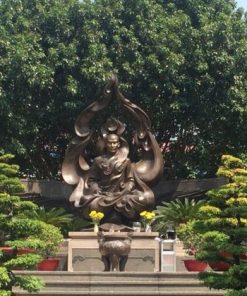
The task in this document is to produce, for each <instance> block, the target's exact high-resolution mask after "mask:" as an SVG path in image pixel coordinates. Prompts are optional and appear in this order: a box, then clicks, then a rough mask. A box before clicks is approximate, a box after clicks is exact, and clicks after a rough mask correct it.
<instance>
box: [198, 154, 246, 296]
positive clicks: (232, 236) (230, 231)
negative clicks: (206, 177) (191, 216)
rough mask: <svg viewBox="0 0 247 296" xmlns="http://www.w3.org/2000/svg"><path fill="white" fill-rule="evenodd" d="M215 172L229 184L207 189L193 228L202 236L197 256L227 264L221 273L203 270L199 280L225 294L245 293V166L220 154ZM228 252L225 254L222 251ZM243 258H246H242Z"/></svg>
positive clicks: (231, 157) (232, 158)
mask: <svg viewBox="0 0 247 296" xmlns="http://www.w3.org/2000/svg"><path fill="white" fill-rule="evenodd" d="M222 162H223V166H222V167H220V168H219V169H218V172H217V174H218V175H219V176H224V177H226V178H229V183H228V184H226V185H223V186H222V187H220V188H219V189H213V190H210V191H209V192H208V193H207V195H208V201H207V204H206V205H205V206H202V207H201V209H200V210H199V213H200V215H198V217H197V220H196V221H195V223H194V224H193V225H194V226H193V227H194V230H195V231H196V232H197V233H199V234H200V235H202V242H201V244H200V248H199V250H197V253H196V256H197V258H198V259H201V260H204V261H208V262H216V261H223V262H226V263H229V264H230V269H229V270H228V271H224V272H223V273H217V272H205V273H202V274H201V279H203V280H204V282H205V284H206V285H207V286H209V287H210V288H215V289H225V290H229V292H228V293H227V294H226V295H229V296H230V295H231V296H244V295H247V292H246V288H247V282H246V277H247V261H246V258H247V165H246V163H244V162H243V161H242V160H241V159H239V158H236V157H233V156H231V155H223V156H222ZM226 252H227V254H228V256H226V255H225V254H226ZM243 259H245V260H243Z"/></svg>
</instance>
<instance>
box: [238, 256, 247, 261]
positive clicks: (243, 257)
mask: <svg viewBox="0 0 247 296" xmlns="http://www.w3.org/2000/svg"><path fill="white" fill-rule="evenodd" d="M239 258H240V261H245V262H247V254H242V255H240V256H239Z"/></svg>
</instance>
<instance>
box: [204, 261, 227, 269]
mask: <svg viewBox="0 0 247 296" xmlns="http://www.w3.org/2000/svg"><path fill="white" fill-rule="evenodd" d="M208 265H209V266H210V267H211V269H212V270H214V271H227V270H228V269H229V268H230V266H231V265H230V264H229V263H227V262H224V261H219V262H209V263H208Z"/></svg>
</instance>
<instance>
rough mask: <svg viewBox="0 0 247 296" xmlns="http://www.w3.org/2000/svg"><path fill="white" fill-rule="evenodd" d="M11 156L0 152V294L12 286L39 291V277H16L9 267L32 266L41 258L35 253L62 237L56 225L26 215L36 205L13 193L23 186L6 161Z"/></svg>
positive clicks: (55, 244)
mask: <svg viewBox="0 0 247 296" xmlns="http://www.w3.org/2000/svg"><path fill="white" fill-rule="evenodd" d="M13 157H14V156H13V155H11V154H3V153H0V213H1V214H0V245H1V246H2V247H1V249H0V295H4V296H9V295H12V287H13V286H19V287H21V288H22V289H24V290H28V291H30V292H31V291H37V290H39V289H40V288H41V287H42V286H43V284H42V281H41V280H40V279H38V278H36V277H31V276H16V275H15V273H14V272H13V271H12V270H13V269H15V268H26V269H28V268H32V267H34V266H36V264H37V263H38V262H40V261H41V260H42V256H41V255H39V254H37V253H40V254H42V252H43V251H44V250H46V249H48V250H49V249H52V250H54V249H56V247H58V245H59V244H60V242H61V241H62V239H63V237H62V235H61V233H60V231H59V229H58V228H56V227H54V226H52V225H48V224H46V223H44V222H42V221H38V220H33V219H30V218H28V217H27V213H28V212H31V211H35V210H36V209H37V206H36V205H35V204H34V203H32V202H31V201H23V200H22V199H21V198H20V197H19V196H18V195H17V194H19V193H21V192H22V191H23V189H24V188H23V185H22V184H21V182H20V180H19V179H18V178H17V177H16V175H17V173H18V166H17V165H13V164H10V163H9V162H10V161H11V159H12V158H13ZM6 247H8V248H6ZM23 250H25V252H24V251H23ZM27 250H29V251H30V252H29V253H27V252H26V251H27Z"/></svg>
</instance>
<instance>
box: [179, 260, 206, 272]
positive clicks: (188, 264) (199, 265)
mask: <svg viewBox="0 0 247 296" xmlns="http://www.w3.org/2000/svg"><path fill="white" fill-rule="evenodd" d="M184 266H185V268H186V269H187V270H188V271H204V270H205V269H206V268H207V266H208V264H207V262H203V261H198V260H195V259H187V260H184Z"/></svg>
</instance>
